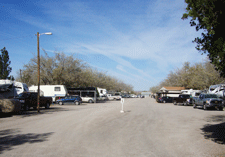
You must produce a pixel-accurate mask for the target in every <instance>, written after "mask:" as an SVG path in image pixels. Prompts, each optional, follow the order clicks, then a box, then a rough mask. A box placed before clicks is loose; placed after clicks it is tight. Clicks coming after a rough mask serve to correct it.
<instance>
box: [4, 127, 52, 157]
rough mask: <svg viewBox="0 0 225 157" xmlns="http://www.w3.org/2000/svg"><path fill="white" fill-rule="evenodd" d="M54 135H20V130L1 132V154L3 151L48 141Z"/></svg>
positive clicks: (50, 133)
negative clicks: (26, 144)
mask: <svg viewBox="0 0 225 157" xmlns="http://www.w3.org/2000/svg"><path fill="white" fill-rule="evenodd" d="M52 134H53V132H49V133H43V134H34V133H28V134H20V131H19V130H18V129H7V130H0V154H2V152H3V151H10V150H12V149H13V147H14V146H18V145H22V144H25V143H30V144H32V143H37V142H44V141H47V138H48V137H49V136H50V135H52Z"/></svg>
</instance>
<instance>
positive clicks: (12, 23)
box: [0, 0, 206, 91]
mask: <svg viewBox="0 0 225 157" xmlns="http://www.w3.org/2000/svg"><path fill="white" fill-rule="evenodd" d="M0 5H1V6H0V15H1V16H0V20H1V25H0V37H1V38H0V49H2V48H3V47H6V49H7V50H8V52H9V57H10V60H11V67H12V73H11V74H12V75H14V77H15V76H16V75H17V73H18V71H19V69H22V68H23V65H24V64H27V63H28V62H29V60H30V59H31V58H33V57H34V55H36V54H37V37H36V36H35V34H36V33H37V32H40V33H45V32H52V33H53V35H51V36H48V35H41V36H40V49H42V48H43V49H45V50H46V52H47V53H48V55H49V56H53V55H54V51H58V52H64V53H65V54H68V55H71V54H73V55H74V57H76V58H79V59H82V60H83V61H84V62H87V63H88V64H89V65H91V66H92V67H94V68H96V69H98V70H99V71H104V72H106V71H107V74H109V75H111V76H114V77H116V78H118V79H120V80H122V81H124V82H125V83H128V84H131V85H132V86H133V87H134V90H136V91H140V90H149V88H150V87H151V86H155V85H157V84H158V83H159V82H160V81H162V80H163V79H165V78H166V77H167V75H168V73H169V72H170V71H173V70H174V69H176V68H180V67H182V65H183V63H184V62H186V61H189V62H190V63H192V64H194V63H196V62H202V60H203V58H205V57H206V56H204V55H201V54H200V53H199V52H198V51H197V50H196V49H195V46H196V44H195V43H192V40H194V38H195V37H197V36H200V33H199V32H196V30H195V28H194V27H190V24H189V21H190V20H182V19H181V17H182V15H183V13H184V12H185V7H186V3H185V2H184V0H148V1H147V0H123V1H120V0H111V1H108V0H104V1H103V0H63V1H62V0H54V1H53V0H52V1H49V0H36V1H32V0H1V3H0ZM40 53H41V54H43V51H40Z"/></svg>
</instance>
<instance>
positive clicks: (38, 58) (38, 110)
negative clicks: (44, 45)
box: [37, 32, 40, 112]
mask: <svg viewBox="0 0 225 157" xmlns="http://www.w3.org/2000/svg"><path fill="white" fill-rule="evenodd" d="M39 36H40V35H39V32H37V63H38V95H37V112H40V106H39V102H40V52H39Z"/></svg>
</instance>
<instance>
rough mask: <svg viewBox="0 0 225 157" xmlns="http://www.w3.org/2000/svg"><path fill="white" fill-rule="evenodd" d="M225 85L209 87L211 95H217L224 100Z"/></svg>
mask: <svg viewBox="0 0 225 157" xmlns="http://www.w3.org/2000/svg"><path fill="white" fill-rule="evenodd" d="M224 90H225V84H217V85H212V86H210V87H209V90H208V93H209V94H216V95H217V96H218V97H220V98H224Z"/></svg>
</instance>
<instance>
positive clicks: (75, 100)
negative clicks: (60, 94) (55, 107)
mask: <svg viewBox="0 0 225 157" xmlns="http://www.w3.org/2000/svg"><path fill="white" fill-rule="evenodd" d="M56 103H58V104H59V105H64V104H66V103H67V104H68V103H70V104H71V103H74V104H75V105H80V104H81V103H82V99H81V97H80V96H79V95H75V96H66V97H65V98H62V99H58V100H56Z"/></svg>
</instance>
